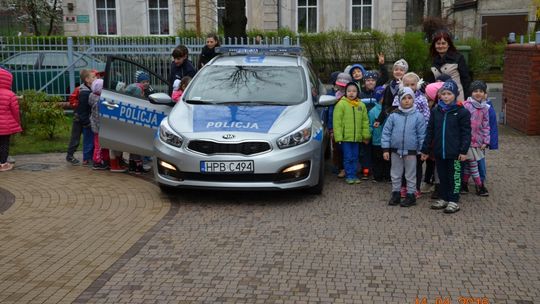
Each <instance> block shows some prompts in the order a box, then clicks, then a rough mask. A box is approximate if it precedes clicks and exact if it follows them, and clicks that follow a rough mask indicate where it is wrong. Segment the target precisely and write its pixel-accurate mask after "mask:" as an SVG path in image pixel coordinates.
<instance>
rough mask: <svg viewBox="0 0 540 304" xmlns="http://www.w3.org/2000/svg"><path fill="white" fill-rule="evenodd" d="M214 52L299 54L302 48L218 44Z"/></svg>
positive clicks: (227, 53) (229, 53)
mask: <svg viewBox="0 0 540 304" xmlns="http://www.w3.org/2000/svg"><path fill="white" fill-rule="evenodd" d="M216 53H219V54H225V55H263V54H266V55H270V54H274V55H278V54H283V55H300V54H302V48H301V47H298V46H256V47H255V46H220V47H217V48H216Z"/></svg>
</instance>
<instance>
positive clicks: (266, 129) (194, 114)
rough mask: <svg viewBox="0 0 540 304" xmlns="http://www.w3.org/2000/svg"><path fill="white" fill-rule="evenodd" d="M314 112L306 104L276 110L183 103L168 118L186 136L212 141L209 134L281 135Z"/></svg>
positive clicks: (265, 107)
mask: <svg viewBox="0 0 540 304" xmlns="http://www.w3.org/2000/svg"><path fill="white" fill-rule="evenodd" d="M311 109H312V106H311V105H310V104H309V103H307V102H304V103H301V104H297V105H290V106H282V105H275V106H274V105H193V104H186V103H184V102H183V101H180V102H179V104H177V105H176V106H175V107H174V109H173V110H172V111H171V113H170V115H169V116H168V123H169V125H170V126H171V128H173V129H174V130H175V131H176V132H178V133H180V134H184V135H189V134H190V133H193V134H201V136H204V137H213V135H212V134H210V133H215V134H214V135H216V136H217V135H219V136H220V137H221V135H223V134H224V133H231V132H233V133H242V134H244V135H245V136H248V134H250V135H249V136H248V137H262V135H263V134H278V135H282V134H286V133H288V132H290V131H292V130H294V129H295V128H297V127H298V126H300V125H301V124H302V123H303V122H304V121H305V120H306V119H307V117H308V116H309V115H310V112H311ZM257 134H258V135H257ZM195 137H196V136H195ZM242 137H244V136H242Z"/></svg>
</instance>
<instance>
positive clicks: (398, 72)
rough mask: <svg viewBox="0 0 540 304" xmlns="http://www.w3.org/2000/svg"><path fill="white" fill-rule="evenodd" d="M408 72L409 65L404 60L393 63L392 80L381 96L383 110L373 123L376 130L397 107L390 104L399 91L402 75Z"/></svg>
mask: <svg viewBox="0 0 540 304" xmlns="http://www.w3.org/2000/svg"><path fill="white" fill-rule="evenodd" d="M408 70H409V64H408V63H407V61H405V59H400V60H398V61H396V62H394V65H393V67H392V76H393V77H394V79H392V80H391V81H390V83H388V85H387V86H386V89H385V91H384V94H383V110H382V111H381V114H380V115H379V117H378V118H377V121H376V122H375V127H376V128H378V127H379V125H380V124H382V123H383V122H384V120H385V119H386V117H387V116H388V115H389V114H390V113H391V112H392V111H394V110H395V109H396V108H397V107H395V106H393V105H392V103H393V101H394V98H395V97H396V95H397V94H398V91H399V88H400V87H399V85H400V83H401V78H403V75H405V73H407V71H408Z"/></svg>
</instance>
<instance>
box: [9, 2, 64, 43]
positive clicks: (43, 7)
mask: <svg viewBox="0 0 540 304" xmlns="http://www.w3.org/2000/svg"><path fill="white" fill-rule="evenodd" d="M4 2H5V4H6V7H7V8H8V9H9V10H12V11H14V12H15V13H16V14H17V15H19V18H18V19H19V20H20V21H22V22H25V23H29V24H30V25H31V26H32V28H33V30H34V34H35V35H36V36H41V34H42V33H41V27H42V26H43V27H45V28H46V29H47V34H46V35H47V36H50V35H51V34H53V33H54V30H55V29H56V25H57V24H60V23H61V22H62V0H5V1H4Z"/></svg>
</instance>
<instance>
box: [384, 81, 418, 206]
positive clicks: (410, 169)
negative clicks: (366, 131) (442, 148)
mask: <svg viewBox="0 0 540 304" xmlns="http://www.w3.org/2000/svg"><path fill="white" fill-rule="evenodd" d="M399 100H400V103H399V106H398V110H396V111H394V112H392V113H391V114H390V115H389V116H388V119H387V121H386V122H385V124H384V128H383V134H382V138H381V147H382V149H383V151H384V153H383V157H384V159H385V160H387V161H389V160H390V159H391V160H392V161H391V166H392V167H391V171H390V172H391V173H390V175H391V176H392V196H391V198H390V200H389V202H388V204H389V205H391V206H395V205H398V204H399V205H400V206H401V207H410V206H413V205H416V194H415V193H416V170H417V168H416V163H417V159H416V155H417V154H418V153H419V152H420V149H421V148H422V142H423V141H424V137H425V132H426V122H425V120H424V117H423V116H422V114H421V113H420V112H418V110H417V109H416V105H415V104H414V92H413V90H412V89H411V88H409V87H405V88H403V89H402V90H401V91H400V93H399ZM403 176H405V180H406V185H407V192H406V197H405V199H404V200H403V201H400V193H399V192H400V188H401V184H402V178H403Z"/></svg>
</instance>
